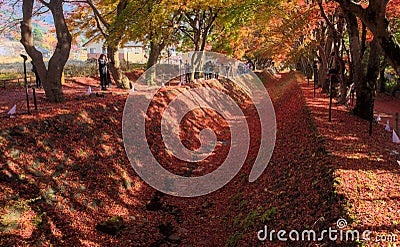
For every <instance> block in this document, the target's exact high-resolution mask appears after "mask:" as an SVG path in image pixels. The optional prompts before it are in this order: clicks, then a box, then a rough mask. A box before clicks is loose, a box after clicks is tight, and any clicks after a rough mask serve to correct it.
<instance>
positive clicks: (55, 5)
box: [21, 0, 72, 103]
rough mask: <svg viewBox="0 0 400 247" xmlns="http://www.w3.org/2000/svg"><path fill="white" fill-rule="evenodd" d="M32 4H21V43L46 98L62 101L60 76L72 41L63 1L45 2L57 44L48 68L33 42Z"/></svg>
mask: <svg viewBox="0 0 400 247" xmlns="http://www.w3.org/2000/svg"><path fill="white" fill-rule="evenodd" d="M33 4H34V1H33V0H24V1H23V4H22V11H23V19H22V21H21V43H22V45H23V46H24V48H25V50H26V52H27V53H28V55H29V56H30V57H31V58H32V61H33V63H34V64H35V66H36V69H37V71H38V73H39V78H40V79H41V81H42V85H43V88H44V90H45V94H46V98H47V99H48V100H49V101H50V102H53V103H57V102H63V101H64V95H63V92H62V85H61V77H62V73H63V70H64V66H65V64H66V62H67V60H68V58H69V53H70V50H71V41H72V37H71V34H70V33H69V30H68V27H67V24H66V22H65V18H64V12H63V1H62V0H52V1H50V2H49V3H47V4H46V7H48V8H49V9H50V11H51V14H52V15H53V20H54V26H55V29H56V38H57V46H56V49H55V51H54V53H53V56H52V57H51V58H50V61H49V64H48V69H46V66H45V64H44V61H43V55H42V54H41V52H40V51H38V50H37V49H36V48H35V46H34V44H33V35H32V15H33Z"/></svg>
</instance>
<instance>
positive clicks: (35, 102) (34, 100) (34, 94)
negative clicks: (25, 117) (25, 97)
mask: <svg viewBox="0 0 400 247" xmlns="http://www.w3.org/2000/svg"><path fill="white" fill-rule="evenodd" d="M32 91H33V104H34V105H35V110H36V111H37V101H36V88H35V87H32Z"/></svg>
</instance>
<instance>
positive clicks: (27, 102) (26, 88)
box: [18, 54, 31, 114]
mask: <svg viewBox="0 0 400 247" xmlns="http://www.w3.org/2000/svg"><path fill="white" fill-rule="evenodd" d="M21 57H22V58H23V59H24V83H25V94H26V105H27V107H28V114H31V109H30V108H29V92H28V81H27V78H26V60H27V59H28V57H27V56H25V55H23V54H21ZM18 80H19V79H18Z"/></svg>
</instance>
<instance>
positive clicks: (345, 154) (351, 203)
mask: <svg viewBox="0 0 400 247" xmlns="http://www.w3.org/2000/svg"><path fill="white" fill-rule="evenodd" d="M298 80H299V82H301V86H302V89H303V92H304V94H305V97H306V99H307V105H308V106H309V108H310V110H311V112H312V114H313V116H314V118H315V122H316V124H317V126H318V131H319V133H321V135H322V136H323V138H324V140H325V145H326V147H327V150H328V155H329V156H330V158H331V161H332V162H333V165H334V167H335V173H334V176H335V187H336V191H337V193H338V194H339V195H340V197H341V198H343V199H344V201H345V207H344V210H345V211H346V214H347V218H346V219H347V220H348V221H349V222H348V223H349V227H348V228H347V229H355V230H358V231H359V232H360V233H362V232H364V231H365V230H369V231H371V232H372V233H371V235H370V239H371V240H370V241H364V242H363V244H364V245H366V246H395V244H396V243H397V244H398V243H399V242H400V225H399V224H400V204H399V202H400V201H399V200H400V166H399V164H398V163H397V160H400V155H399V153H400V145H399V144H395V143H393V142H392V132H386V131H385V130H384V129H385V124H386V121H387V120H389V122H390V123H391V128H394V126H395V125H394V122H395V113H396V112H400V100H399V99H396V98H393V97H388V96H385V95H380V96H379V97H378V98H377V100H376V102H375V117H377V115H378V114H379V115H381V118H382V121H381V122H380V123H377V122H374V123H373V131H372V136H370V135H369V126H370V123H369V121H365V120H362V119H360V118H357V117H355V116H353V115H351V114H350V113H349V110H348V109H346V108H345V107H343V106H337V105H335V104H334V105H333V110H332V121H331V122H330V123H329V122H328V109H329V108H328V107H329V98H328V97H327V96H326V95H323V94H321V93H320V92H319V90H317V95H316V97H315V98H314V97H313V88H312V86H308V85H307V83H306V82H304V80H302V79H301V78H298Z"/></svg>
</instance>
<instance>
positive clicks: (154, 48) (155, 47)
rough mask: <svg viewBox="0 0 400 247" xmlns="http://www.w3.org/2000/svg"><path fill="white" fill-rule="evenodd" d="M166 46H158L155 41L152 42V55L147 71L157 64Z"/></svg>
mask: <svg viewBox="0 0 400 247" xmlns="http://www.w3.org/2000/svg"><path fill="white" fill-rule="evenodd" d="M164 46H165V45H164V44H158V43H156V42H154V41H150V54H149V59H148V60H147V65H146V69H149V68H150V67H152V66H153V65H155V64H156V63H157V61H158V58H159V57H160V54H161V51H162V49H164Z"/></svg>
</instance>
